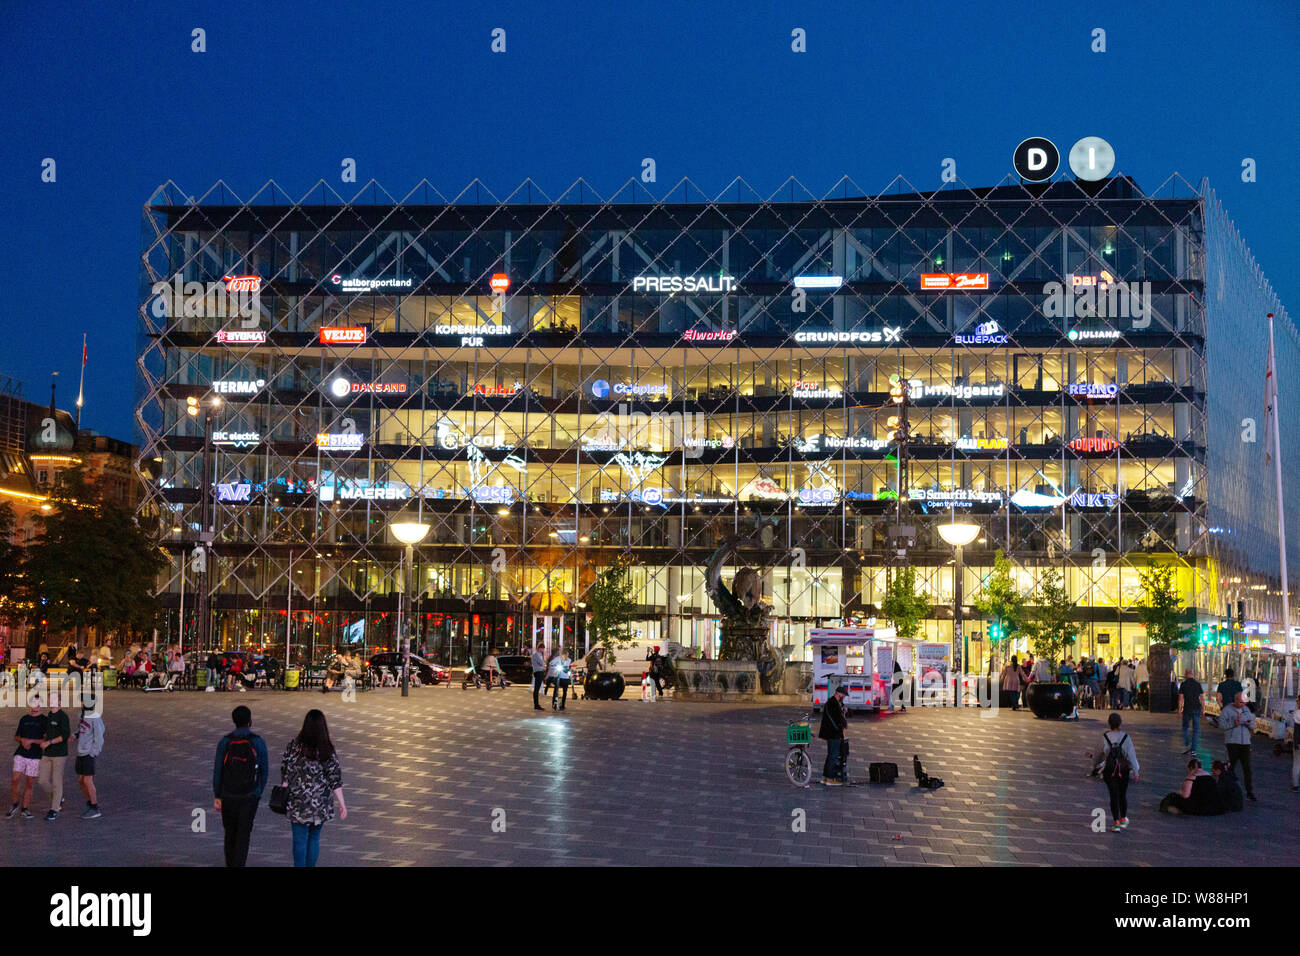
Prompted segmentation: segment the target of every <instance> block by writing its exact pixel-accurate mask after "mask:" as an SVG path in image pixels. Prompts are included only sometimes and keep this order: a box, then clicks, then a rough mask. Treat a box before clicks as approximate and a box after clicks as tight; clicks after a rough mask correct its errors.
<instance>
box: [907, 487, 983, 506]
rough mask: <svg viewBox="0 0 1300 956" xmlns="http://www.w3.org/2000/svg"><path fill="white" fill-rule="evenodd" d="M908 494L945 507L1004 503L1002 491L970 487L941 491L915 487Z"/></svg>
mask: <svg viewBox="0 0 1300 956" xmlns="http://www.w3.org/2000/svg"><path fill="white" fill-rule="evenodd" d="M907 494H908V497H909V498H911V499H912V500H913V501H919V502H924V503H925V504H931V505H943V506H944V507H948V506H953V507H959V506H962V505H967V506H969V505H1000V504H1002V492H1000V491H972V490H971V489H969V488H957V489H955V490H953V491H939V490H935V489H932V488H913V489H912V490H911V491H909V492H908V493H907Z"/></svg>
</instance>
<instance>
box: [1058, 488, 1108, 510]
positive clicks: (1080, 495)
mask: <svg viewBox="0 0 1300 956" xmlns="http://www.w3.org/2000/svg"><path fill="white" fill-rule="evenodd" d="M1117 501H1119V495H1117V494H1116V493H1115V492H1113V491H1102V492H1099V493H1097V494H1093V493H1092V492H1088V491H1076V492H1075V493H1074V494H1072V495H1070V507H1072V508H1113V507H1115V502H1117Z"/></svg>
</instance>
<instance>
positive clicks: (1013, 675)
mask: <svg viewBox="0 0 1300 956" xmlns="http://www.w3.org/2000/svg"><path fill="white" fill-rule="evenodd" d="M999 686H1000V687H1001V689H1002V706H1003V707H1007V706H1009V707H1010V708H1011V709H1012V710H1019V709H1020V665H1019V664H1018V663H1017V662H1016V659H1015V658H1014V657H1013V658H1011V660H1010V661H1008V662H1007V666H1006V667H1004V668H1002V677H1001V683H1000V685H999Z"/></svg>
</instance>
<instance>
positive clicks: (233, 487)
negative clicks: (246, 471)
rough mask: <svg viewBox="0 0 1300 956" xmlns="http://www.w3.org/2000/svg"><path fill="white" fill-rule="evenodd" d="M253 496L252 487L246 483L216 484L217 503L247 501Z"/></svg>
mask: <svg viewBox="0 0 1300 956" xmlns="http://www.w3.org/2000/svg"><path fill="white" fill-rule="evenodd" d="M252 494H253V486H252V485H251V484H249V483H248V482H246V481H241V482H224V481H223V482H219V483H218V484H217V500H218V501H230V502H236V501H244V502H246V501H248V500H249V499H250V498H251V497H252Z"/></svg>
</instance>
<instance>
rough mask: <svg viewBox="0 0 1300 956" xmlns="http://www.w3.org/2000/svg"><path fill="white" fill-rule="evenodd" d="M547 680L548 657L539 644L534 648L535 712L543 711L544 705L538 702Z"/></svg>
mask: <svg viewBox="0 0 1300 956" xmlns="http://www.w3.org/2000/svg"><path fill="white" fill-rule="evenodd" d="M545 678H546V655H545V653H543V651H542V645H541V644H538V645H537V646H536V647H534V648H533V710H541V709H542V705H541V704H539V703H538V702H537V695H538V694H539V693H540V692H541V690H542V681H543V680H544V679H545Z"/></svg>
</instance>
